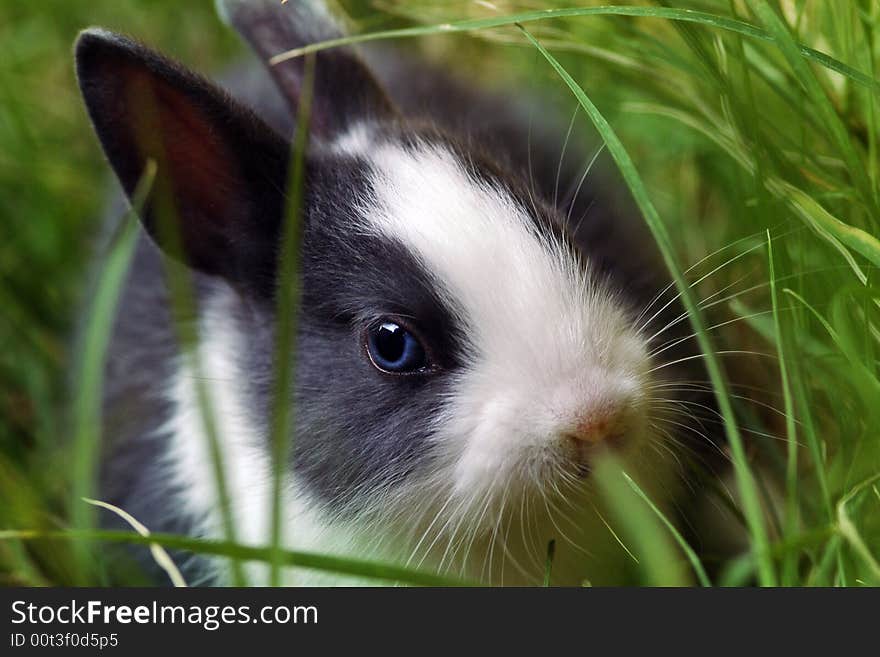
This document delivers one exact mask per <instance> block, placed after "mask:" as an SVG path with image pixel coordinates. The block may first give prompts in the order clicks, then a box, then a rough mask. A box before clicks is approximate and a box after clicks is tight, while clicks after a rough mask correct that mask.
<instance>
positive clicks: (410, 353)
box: [366, 320, 428, 374]
mask: <svg viewBox="0 0 880 657" xmlns="http://www.w3.org/2000/svg"><path fill="white" fill-rule="evenodd" d="M366 348H367V354H368V355H369V357H370V361H371V362H372V363H373V365H374V366H375V367H376V369H378V370H380V371H382V372H386V373H391V374H409V373H413V372H419V371H423V370H425V369H427V368H428V358H427V356H426V354H425V348H424V347H423V346H422V343H421V342H420V341H419V339H418V338H417V337H416V336H415V335H413V334H412V332H410V331H409V330H407V329H406V328H404V327H403V326H401V325H400V324H398V323H397V322H394V321H390V320H389V321H383V322H381V323H379V324H376V325H375V326H372V327H370V328H369V329H367V335H366Z"/></svg>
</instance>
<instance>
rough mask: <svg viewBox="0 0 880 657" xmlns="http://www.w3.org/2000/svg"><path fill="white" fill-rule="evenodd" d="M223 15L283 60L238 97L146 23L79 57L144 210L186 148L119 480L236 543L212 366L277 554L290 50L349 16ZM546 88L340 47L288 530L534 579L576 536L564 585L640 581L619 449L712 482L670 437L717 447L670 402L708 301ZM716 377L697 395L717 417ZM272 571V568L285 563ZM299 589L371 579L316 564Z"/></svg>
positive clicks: (83, 44)
mask: <svg viewBox="0 0 880 657" xmlns="http://www.w3.org/2000/svg"><path fill="white" fill-rule="evenodd" d="M218 4H219V6H220V8H221V10H222V14H223V16H224V17H225V19H226V20H227V22H228V23H229V24H230V25H232V26H233V27H234V28H235V29H236V30H237V31H238V32H239V33H240V34H241V36H242V37H243V38H244V39H245V40H246V41H247V42H248V43H249V44H250V46H251V48H252V49H253V51H254V52H255V53H256V55H257V56H258V58H259V60H260V61H261V62H262V63H263V64H264V65H265V66H257V65H256V64H254V65H248V66H246V67H245V69H244V73H241V72H239V73H238V74H236V75H233V76H232V77H231V78H230V81H229V91H226V90H224V88H222V87H221V86H220V85H219V84H215V83H213V82H211V81H209V80H207V79H205V78H204V77H201V76H200V75H198V74H196V73H193V72H191V71H189V70H188V69H186V68H184V67H183V66H182V65H181V64H178V63H176V62H173V61H171V60H170V59H168V58H166V57H164V56H162V55H160V54H158V53H156V52H154V51H153V50H151V49H149V48H147V47H146V46H144V45H141V44H140V43H138V42H136V41H135V40H133V39H131V38H129V37H127V36H123V35H120V34H115V33H111V32H108V31H105V30H102V29H98V28H91V29H87V30H85V31H83V32H82V33H81V34H80V36H79V37H78V40H77V42H76V46H75V63H76V71H77V77H78V81H79V85H80V89H81V91H82V96H83V98H84V101H85V106H86V109H87V111H88V115H89V117H90V119H91V122H92V124H93V126H94V129H95V132H96V134H97V136H98V139H99V141H100V144H101V146H102V147H103V150H104V152H105V154H106V157H107V160H108V161H109V164H110V166H111V168H112V169H113V171H114V173H115V174H116V177H117V178H118V180H119V182H120V184H121V187H122V190H123V191H124V192H125V195H126V196H127V197H128V198H129V199H130V198H132V197H133V195H134V194H135V190H136V188H137V186H138V184H139V182H140V181H141V180H142V179H143V177H144V173H145V171H146V169H147V165H148V162H149V161H153V162H154V163H155V164H156V173H155V178H154V180H153V184H152V187H151V188H150V191H149V194H148V196H147V198H146V201H145V203H144V204H143V205H142V207H140V208H139V210H140V212H139V218H140V222H141V226H142V229H141V235H140V236H139V238H138V243H137V247H136V251H135V255H134V257H133V261H132V264H131V268H130V271H129V273H128V276H127V280H126V282H125V285H124V288H123V291H122V293H121V297H120V301H119V303H120V306H119V311H118V316H117V319H116V322H115V325H114V327H113V334H112V339H111V342H110V345H109V347H108V354H107V366H106V375H105V390H104V422H103V435H104V436H105V439H104V442H105V445H104V447H103V450H104V453H103V458H102V464H101V475H100V489H101V494H102V496H103V499H104V500H106V501H108V502H110V503H112V504H114V505H117V506H119V507H121V508H122V509H124V510H126V511H127V512H128V513H130V514H132V515H133V516H135V517H136V518H138V519H139V520H140V521H141V522H142V523H143V524H145V525H146V526H147V527H148V528H150V529H151V530H152V531H158V532H173V533H181V534H187V535H191V536H196V537H202V538H214V539H220V538H223V537H224V536H225V534H224V531H225V530H224V522H223V517H222V513H221V505H220V504H219V497H218V489H217V483H216V480H215V476H214V458H213V455H212V452H211V449H210V441H209V433H208V430H207V429H206V424H205V421H204V417H203V413H202V410H201V403H200V399H199V395H198V389H197V383H198V381H202V382H204V384H205V386H206V389H207V390H208V392H209V395H208V398H209V400H210V406H211V410H212V411H213V418H214V429H215V432H216V436H217V440H218V444H219V448H220V449H219V453H220V454H219V455H220V457H221V459H220V460H221V461H222V463H221V467H222V471H223V473H224V479H225V482H226V490H227V494H228V495H227V496H228V499H229V505H230V510H231V516H232V520H233V521H234V522H233V525H234V528H235V539H236V540H237V541H239V542H241V543H245V544H248V545H255V546H263V545H267V544H268V543H269V542H270V540H271V539H270V537H271V528H272V523H271V515H272V499H273V497H272V482H273V475H272V473H273V457H272V454H273V449H272V447H273V446H272V442H271V435H272V434H271V421H272V420H271V418H272V409H273V394H274V393H273V391H274V390H275V388H274V381H275V377H274V373H275V372H276V369H277V368H276V362H275V361H276V360H277V359H276V358H275V355H274V354H275V352H274V349H275V344H276V337H277V336H276V326H277V294H278V290H279V284H280V282H281V281H280V280H279V271H280V269H279V254H280V251H281V246H280V245H281V242H282V233H283V227H284V222H285V217H286V212H287V205H288V202H289V198H288V196H289V194H288V190H289V184H288V183H289V180H290V179H291V175H292V162H293V152H294V146H293V143H292V142H293V141H294V134H295V132H296V126H297V116H298V110H299V108H300V103H301V102H302V95H303V89H304V88H305V84H306V83H305V80H306V79H307V70H308V67H307V63H306V59H305V58H302V57H300V58H292V59H288V60H286V61H283V62H282V63H279V64H277V65H268V64H267V61H268V59H269V58H270V57H271V56H273V55H276V54H278V53H280V52H283V51H286V50H288V49H293V48H297V47H301V46H304V45H306V44H309V43H312V42H315V41H319V40H324V39H328V38H333V37H338V36H340V35H342V34H343V33H344V32H343V29H342V28H341V26H340V22H339V21H338V20H336V19H335V18H334V17H333V16H332V15H331V13H330V12H329V11H328V10H327V9H326V8H325V7H324V6H323V4H322V3H319V2H314V1H312V0H306V1H303V2H289V3H286V4H283V5H282V4H280V3H278V2H274V1H270V0H221V1H220V2H219V3H218ZM533 97H534V98H537V94H534V95H533ZM527 105H528V102H525V103H524V102H522V101H521V100H520V101H514V100H512V95H510V94H508V95H505V94H504V93H499V92H485V91H480V90H479V89H477V88H474V85H472V84H471V83H469V82H467V81H464V80H462V79H458V78H455V77H454V75H452V74H450V73H448V72H444V71H442V70H440V69H439V68H438V67H436V66H434V65H431V64H428V63H424V62H421V61H418V60H417V59H415V58H413V57H411V56H408V55H407V56H402V55H401V54H400V51H393V50H391V51H389V50H383V51H372V52H367V53H365V54H364V55H363V56H362V55H361V54H360V53H358V52H356V51H355V50H354V49H352V48H350V47H339V48H334V49H329V50H325V51H321V52H320V53H318V54H317V55H316V56H315V59H314V78H313V84H312V86H311V102H310V105H309V114H310V122H309V128H308V146H307V148H306V150H305V154H304V156H303V166H302V171H303V173H302V176H303V190H304V191H303V194H302V201H301V212H300V222H301V244H300V249H299V252H298V254H297V256H298V257H297V262H298V266H299V273H298V276H297V278H296V280H295V281H293V284H294V285H295V286H297V289H299V291H300V293H299V296H298V297H297V298H298V304H297V307H296V318H297V319H296V328H295V331H294V335H292V336H291V338H292V344H293V345H295V346H294V347H293V348H292V350H291V352H290V354H288V355H289V357H290V358H291V365H292V367H293V371H294V372H295V375H294V377H295V382H294V385H293V386H292V388H293V391H292V393H291V395H290V398H289V400H286V402H285V403H288V404H289V408H290V413H291V417H292V426H291V428H290V431H289V441H288V445H289V450H288V452H289V456H288V458H287V459H286V460H285V462H284V463H283V468H282V488H281V501H282V510H283V516H282V517H283V529H284V531H283V536H282V539H283V541H282V542H283V545H284V547H286V548H290V549H297V550H304V551H311V552H320V553H328V554H334V555H342V556H347V557H354V558H358V559H368V560H379V561H384V562H389V563H394V564H397V565H400V566H406V567H409V568H414V569H420V570H427V571H430V572H435V573H441V574H446V575H449V576H450V577H456V578H462V579H466V580H469V581H476V582H481V583H484V584H490V585H502V584H503V585H507V584H518V585H525V584H535V583H540V582H541V581H542V579H543V577H544V574H545V566H544V564H545V561H546V557H547V546H548V544H549V542H550V541H551V540H554V541H555V546H556V547H555V556H554V561H553V566H552V583H554V584H560V585H567V584H571V585H578V584H580V583H582V582H583V581H584V580H585V579H587V580H589V581H590V582H592V583H610V582H620V581H625V579H626V577H627V573H628V572H629V570H630V569H631V568H632V563H631V562H630V561H628V559H629V557H627V556H626V555H625V553H624V551H623V550H622V549H621V547H620V546H619V545H618V544H617V542H616V540H615V538H614V536H613V534H612V532H610V531H609V529H608V527H606V523H607V522H608V520H607V519H606V518H605V517H604V515H603V513H602V511H601V510H600V509H601V508H602V504H601V495H600V493H599V491H598V489H597V487H596V484H595V481H594V478H593V474H594V466H595V463H596V459H597V458H600V457H601V455H602V454H604V453H606V452H607V453H612V454H615V455H616V456H617V457H618V458H619V459H621V460H622V461H623V462H624V463H626V464H627V468H628V472H629V473H630V474H631V475H632V476H633V477H634V478H635V479H636V480H638V481H640V482H642V485H643V486H644V487H645V489H646V490H648V491H649V492H650V494H651V495H652V496H653V497H654V499H655V500H657V503H658V504H659V505H661V506H663V507H664V508H669V507H670V506H674V505H675V504H677V503H678V502H677V500H680V499H681V498H682V496H686V495H687V493H686V492H684V491H685V489H686V487H685V486H683V483H682V482H683V481H684V479H685V478H686V474H687V473H686V471H685V470H686V469H687V466H684V465H682V463H683V460H682V459H680V458H679V457H678V456H677V453H676V451H675V449H674V447H675V445H674V444H673V442H672V441H671V440H670V438H669V436H670V435H671V436H672V437H673V438H674V439H675V443H676V444H682V445H685V446H688V449H689V450H690V451H692V452H693V453H694V454H699V453H703V452H705V451H706V449H707V447H706V443H707V442H710V441H708V440H706V439H704V438H703V437H702V432H700V431H698V430H697V429H696V428H695V427H693V426H692V420H691V419H688V418H686V417H684V416H682V417H678V416H677V415H672V416H671V417H675V418H676V420H675V422H674V423H666V424H664V421H663V419H662V418H664V417H670V415H668V414H669V413H673V412H674V411H675V409H676V407H675V406H674V405H672V402H669V401H668V400H670V399H672V400H676V399H680V398H682V397H681V395H682V394H684V393H673V392H670V393H669V394H666V395H664V398H665V399H666V400H667V401H663V400H662V399H659V398H658V395H657V394H656V391H657V390H658V386H661V385H663V384H664V382H670V381H672V382H675V381H677V380H688V381H693V380H705V373H704V372H703V371H702V365H701V364H700V358H699V351H698V350H697V347H696V346H695V344H694V341H693V340H692V339H691V338H690V337H689V335H688V328H687V321H686V320H684V321H682V313H683V310H682V307H681V305H680V304H679V303H678V301H677V300H676V299H674V298H673V299H672V300H669V301H667V300H666V297H663V298H662V299H661V296H660V295H659V294H658V293H660V292H662V291H663V290H664V289H667V290H668V289H669V281H670V279H669V275H668V274H667V272H666V271H665V270H664V268H663V265H662V261H661V259H660V258H659V257H658V254H657V252H656V250H655V248H654V247H653V245H652V242H651V240H650V237H649V235H648V234H647V232H646V230H645V229H644V228H643V226H642V224H641V221H640V219H639V217H638V215H637V214H636V213H635V212H634V211H633V209H632V207H631V205H629V204H628V203H627V202H626V201H622V200H621V198H622V190H621V186H620V183H619V182H617V181H616V180H615V179H614V178H613V176H610V175H609V174H608V173H598V172H595V171H593V172H591V173H590V175H589V176H587V175H586V173H584V171H583V169H582V166H583V164H584V159H583V158H581V157H580V155H572V153H574V151H573V150H570V151H569V155H568V156H566V155H565V147H564V145H563V144H564V141H563V134H562V133H563V132H564V130H560V124H559V122H554V121H552V120H549V119H548V120H546V121H536V120H535V119H536V113H535V112H534V111H531V113H530V112H529V111H528V109H527ZM579 182H580V184H578V183H579ZM559 190H563V194H561V195H560V194H559ZM169 208H170V209H171V210H169ZM163 213H164V214H163ZM163 216H173V217H174V218H175V223H174V228H175V230H173V231H169V230H167V229H163V219H162V217H163ZM169 272H170V274H169ZM175 273H176V275H178V276H179V275H181V273H183V274H184V275H185V276H186V277H188V278H187V280H190V281H192V284H193V290H194V296H195V303H194V308H193V309H192V313H191V314H190V315H187V316H185V317H183V318H182V319H181V318H177V319H178V320H179V321H181V322H183V325H186V326H189V327H191V328H192V329H193V330H195V331H197V332H198V337H199V339H198V346H197V348H196V349H197V351H196V353H197V355H198V359H197V360H195V359H192V358H186V357H184V355H183V352H182V351H181V349H180V347H179V344H180V340H179V338H180V335H179V332H178V331H177V330H176V323H175V321H174V313H173V312H172V310H171V297H170V293H169V284H168V281H169V280H171V279H169V276H170V275H175ZM668 296H669V295H667V297H668ZM658 299H661V300H660V301H659V302H658ZM658 335H659V337H658ZM661 344H665V345H667V347H666V349H664V350H663V358H662V359H661V358H660V357H658V356H656V355H655V354H654V352H655V351H657V347H658V345H661ZM195 362H198V363H199V365H200V369H195V365H194V363H195ZM198 377H201V378H200V379H199V378H198ZM702 394H703V393H693V394H692V395H691V397H689V399H690V400H691V403H694V404H697V403H699V404H703V405H705V406H706V407H711V405H712V401H711V399H710V398H709V397H708V396H707V395H703V396H702V397H701V396H700V395H702ZM676 395H679V396H678V397H676ZM662 409H666V410H665V412H666V413H667V415H664V414H663V412H661V411H662ZM689 429H690V430H689ZM698 433H700V434H701V436H700V437H696V436H695V434H698ZM708 449H710V450H711V449H712V446H711V445H710V447H709V448H708ZM108 522H110V523H111V524H112V522H113V521H108ZM134 554H135V556H136V558H137V559H139V560H141V561H143V564H144V567H145V568H149V567H150V566H149V563H150V559H149V555H148V554H147V552H146V550H145V549H135V550H134ZM175 558H176V559H177V560H178V562H179V566H180V568H181V571H182V572H183V574H184V576H185V577H186V579H187V580H188V582H189V583H191V584H216V585H223V584H228V583H230V582H231V581H232V580H231V579H230V577H231V575H230V567H229V562H228V560H227V559H225V558H219V557H218V558H212V557H206V556H198V557H195V556H192V555H189V556H187V555H185V554H183V553H175ZM245 574H246V575H247V579H248V582H249V583H251V584H267V583H268V582H269V581H270V580H269V567H268V565H267V564H265V563H259V562H253V563H250V562H249V563H247V564H246V566H245ZM153 575H155V577H156V578H157V581H161V580H159V579H158V578H159V577H161V573H160V572H159V571H155V572H154V573H151V575H150V576H153ZM283 581H284V583H286V584H304V585H333V584H362V583H369V582H368V580H366V579H361V578H358V577H354V576H351V575H340V574H336V573H332V572H329V571H321V570H317V569H307V568H299V567H290V568H285V569H284V571H283Z"/></svg>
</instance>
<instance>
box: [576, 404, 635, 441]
mask: <svg viewBox="0 0 880 657" xmlns="http://www.w3.org/2000/svg"><path fill="white" fill-rule="evenodd" d="M625 433H626V418H625V414H624V413H622V412H620V411H616V410H615V411H611V412H603V413H590V414H587V415H584V416H582V417H581V419H580V420H579V421H578V423H577V424H576V425H575V427H574V430H573V431H569V432H567V433H566V436H567V437H568V438H569V439H571V440H574V441H577V442H580V443H582V444H586V445H596V446H598V445H608V446H610V447H619V446H620V445H621V444H622V442H623V439H624V435H625Z"/></svg>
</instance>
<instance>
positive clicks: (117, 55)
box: [76, 29, 289, 293]
mask: <svg viewBox="0 0 880 657" xmlns="http://www.w3.org/2000/svg"><path fill="white" fill-rule="evenodd" d="M76 68H77V77H78V79H79V85H80V89H81V90H82V94H83V98H84V100H85V103H86V107H87V109H88V112H89V116H90V118H91V119H92V123H93V124H94V127H95V132H96V133H97V134H98V138H99V139H100V140H101V145H102V146H103V147H104V152H105V153H106V154H107V159H108V160H109V161H110V164H111V165H112V166H113V170H114V171H115V172H116V175H117V177H118V178H119V181H120V182H121V183H122V187H123V189H125V192H126V193H127V194H128V195H129V197H131V195H132V194H133V193H134V190H135V188H136V186H137V184H138V181H139V180H140V178H141V176H142V175H143V174H144V171H145V170H146V168H147V163H148V162H150V161H152V162H154V163H155V164H156V177H155V180H154V181H153V186H152V189H151V190H150V194H149V198H148V199H147V201H146V205H145V207H144V208H143V209H142V211H141V219H142V222H143V224H144V227H145V228H146V229H147V232H148V233H149V234H150V236H151V237H152V238H153V240H154V241H155V242H156V243H157V244H158V245H159V247H161V248H162V249H163V250H164V251H165V252H166V253H168V254H169V255H170V256H172V257H173V258H175V259H178V260H180V261H182V262H184V263H186V264H187V265H189V266H191V267H193V268H195V269H198V270H200V271H202V272H205V273H208V274H213V275H216V276H222V277H224V278H226V279H227V280H228V281H230V282H231V283H233V284H235V285H238V286H242V287H248V288H250V289H252V290H256V291H258V292H261V293H269V292H271V289H272V281H273V275H274V267H275V264H276V262H275V261H276V254H275V245H276V243H277V235H278V231H279V226H280V224H281V221H282V218H283V208H284V202H285V201H284V189H285V185H286V180H287V169H288V160H289V146H288V145H287V144H286V143H285V142H284V140H283V139H282V138H281V137H279V136H278V135H277V134H275V133H274V132H273V131H272V130H271V129H270V128H268V127H267V126H266V125H265V124H264V123H263V122H262V121H260V119H258V118H257V117H256V116H255V115H254V114H253V113H252V112H250V111H249V110H248V109H246V108H245V107H242V106H241V105H239V104H237V103H236V102H235V101H233V100H232V99H231V98H230V97H229V96H228V95H227V94H226V93H224V92H223V91H222V90H221V89H220V88H218V87H216V86H215V85H213V84H211V83H210V82H208V81H207V80H205V79H203V78H201V77H199V76H197V75H195V74H194V73H192V72H190V71H187V70H185V69H184V68H183V67H181V66H179V65H177V64H175V63H174V62H172V61H170V60H168V59H166V58H164V57H162V56H161V55H159V54H158V53H156V52H153V51H152V50H149V49H148V48H145V47H144V46H142V45H140V44H138V43H136V42H134V41H132V40H131V39H128V38H126V37H124V36H121V35H119V34H113V33H110V32H106V31H104V30H97V29H92V30H86V31H85V32H83V33H82V34H80V37H79V39H78V40H77V43H76Z"/></svg>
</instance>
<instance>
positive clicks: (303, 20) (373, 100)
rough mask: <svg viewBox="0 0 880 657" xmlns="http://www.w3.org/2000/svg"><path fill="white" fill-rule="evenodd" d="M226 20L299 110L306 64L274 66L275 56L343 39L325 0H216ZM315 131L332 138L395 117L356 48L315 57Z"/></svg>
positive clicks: (298, 60)
mask: <svg viewBox="0 0 880 657" xmlns="http://www.w3.org/2000/svg"><path fill="white" fill-rule="evenodd" d="M217 6H218V8H219V10H220V14H221V16H222V17H223V18H224V20H226V22H227V23H229V24H230V25H232V26H233V27H234V28H235V30H236V31H237V32H238V33H239V34H240V35H241V36H242V37H244V39H245V40H246V41H247V42H248V43H249V44H250V46H251V48H253V50H254V51H255V52H256V54H257V56H258V57H259V58H260V60H261V61H262V62H263V64H264V65H265V66H267V67H268V70H269V72H270V73H271V74H272V77H273V78H274V80H275V83H276V84H277V85H278V88H279V89H280V91H281V93H282V94H283V95H284V97H285V98H286V99H287V102H288V104H289V105H290V107H291V109H292V110H293V111H294V112H296V111H297V108H298V107H299V103H300V97H301V94H302V88H303V78H304V75H305V60H304V58H303V57H294V58H291V59H287V60H285V61H282V62H279V63H276V64H272V63H270V61H269V60H271V59H272V58H273V57H274V56H275V55H278V54H281V53H284V52H286V51H288V50H293V49H295V48H300V47H302V46H306V45H309V44H311V43H315V42H318V41H324V40H327V39H333V38H337V37H341V36H342V31H341V30H340V28H339V26H338V24H337V22H336V21H335V20H334V19H333V17H332V16H331V15H330V14H329V12H328V11H327V8H326V7H325V6H324V3H323V2H322V1H321V0H291V1H290V2H287V3H284V4H282V3H281V2H280V0H217ZM316 58H317V59H316V62H315V81H314V93H313V99H312V104H311V108H310V121H311V123H310V128H311V131H312V134H313V135H314V136H316V137H318V138H320V139H324V140H332V139H333V138H334V137H336V136H338V135H340V134H342V133H343V132H345V130H346V129H347V128H348V127H350V126H351V125H352V124H354V123H357V122H359V121H365V120H366V121H370V120H385V119H390V118H394V117H395V116H396V112H395V110H394V107H393V105H392V103H391V101H390V100H389V99H388V96H387V95H386V93H385V91H384V90H383V89H382V87H381V86H380V85H379V83H378V82H377V81H376V79H375V78H374V77H373V74H372V73H371V72H370V70H369V69H368V68H367V67H366V66H365V65H364V63H363V62H362V61H361V59H360V58H359V57H358V56H357V54H356V53H355V52H354V51H353V50H352V49H351V48H345V47H341V48H332V49H330V50H324V51H321V52H319V53H317V55H316Z"/></svg>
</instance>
